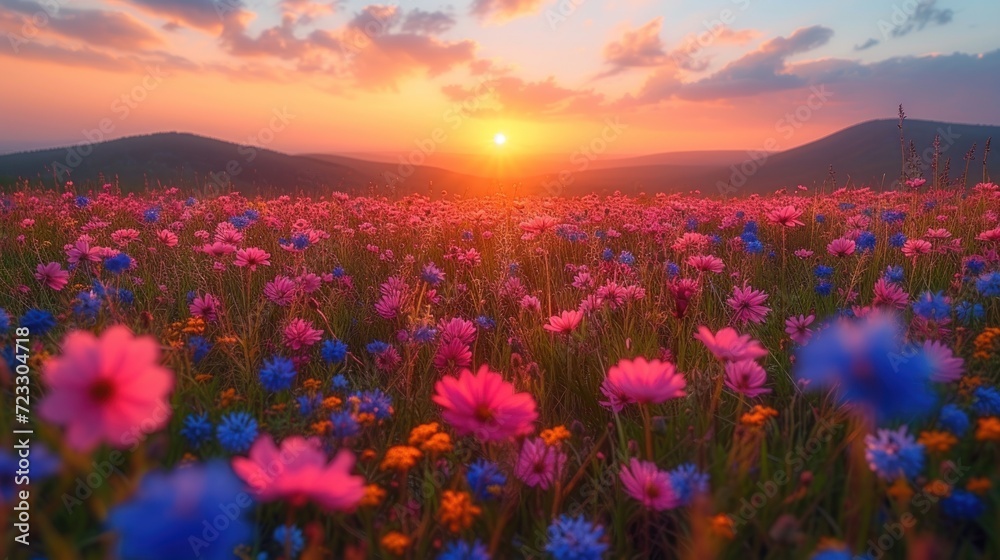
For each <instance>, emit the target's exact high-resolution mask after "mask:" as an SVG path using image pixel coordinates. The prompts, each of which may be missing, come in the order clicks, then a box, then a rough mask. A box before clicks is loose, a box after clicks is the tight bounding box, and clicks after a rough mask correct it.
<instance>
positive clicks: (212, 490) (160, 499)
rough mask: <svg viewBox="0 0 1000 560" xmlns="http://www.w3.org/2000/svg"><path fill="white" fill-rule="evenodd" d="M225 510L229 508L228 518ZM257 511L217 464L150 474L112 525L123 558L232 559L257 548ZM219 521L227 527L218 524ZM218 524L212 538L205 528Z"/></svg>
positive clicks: (239, 485) (114, 516) (118, 511)
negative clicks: (247, 547)
mask: <svg viewBox="0 0 1000 560" xmlns="http://www.w3.org/2000/svg"><path fill="white" fill-rule="evenodd" d="M220 504H222V505H225V506H226V507H227V508H230V509H224V510H223V512H224V513H225V515H220V510H219V507H220ZM252 506H253V501H252V500H251V498H250V497H249V496H248V495H247V493H246V490H245V489H244V484H243V481H242V480H240V479H239V478H237V477H236V475H235V474H233V471H232V469H231V468H230V467H229V465H227V464H226V463H224V462H222V461H218V460H215V461H211V462H208V463H202V464H193V465H187V466H184V467H182V468H178V469H175V470H173V471H170V472H162V471H154V472H151V473H148V474H146V475H145V476H144V477H143V478H142V480H141V481H140V483H139V489H138V490H137V491H136V492H135V493H134V494H132V496H131V497H130V498H129V499H128V501H126V502H124V503H122V504H119V505H118V506H115V507H114V508H113V509H112V510H111V512H110V513H109V515H108V520H107V523H108V526H109V527H110V528H111V531H112V532H114V533H116V534H117V535H118V545H117V554H116V556H118V557H120V558H142V559H143V560H176V559H177V558H190V557H192V555H195V556H197V557H198V558H200V559H203V560H222V559H229V558H232V557H233V549H234V548H236V547H237V546H238V545H241V544H250V543H252V542H253V525H252V523H251V522H250V519H251V518H252V517H253V515H252V513H253V512H252V510H251V508H252ZM220 517H221V518H222V519H223V520H224V521H225V524H224V525H223V521H222V520H220V521H213V520H214V519H219V518H220ZM154 520H155V521H154ZM213 523H215V525H214V529H213V531H212V532H208V531H207V530H206V528H205V527H206V526H207V525H208V526H211V525H212V524H213ZM206 534H208V535H214V537H215V538H212V539H211V540H209V539H206V538H204V535H206Z"/></svg>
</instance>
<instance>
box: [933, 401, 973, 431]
mask: <svg viewBox="0 0 1000 560" xmlns="http://www.w3.org/2000/svg"><path fill="white" fill-rule="evenodd" d="M938 423H939V424H941V427H942V428H944V429H946V430H948V431H949V432H951V433H953V434H955V435H956V436H959V437H962V436H964V435H965V432H967V431H968V430H969V424H970V422H969V415H968V414H966V413H965V411H964V410H962V409H961V408H959V407H958V406H957V405H954V404H946V405H944V406H942V407H941V415H940V416H939V417H938Z"/></svg>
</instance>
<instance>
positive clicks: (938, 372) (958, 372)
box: [924, 340, 965, 383]
mask: <svg viewBox="0 0 1000 560" xmlns="http://www.w3.org/2000/svg"><path fill="white" fill-rule="evenodd" d="M924 354H925V355H926V356H927V361H929V362H930V365H931V370H932V372H931V379H932V380H934V381H936V382H938V383H950V382H952V381H958V380H959V379H960V378H961V377H962V373H963V372H964V371H965V360H963V359H962V358H959V357H958V356H955V354H954V353H953V352H952V351H951V348H948V347H947V346H945V345H944V344H941V343H940V342H938V341H936V340H925V341H924Z"/></svg>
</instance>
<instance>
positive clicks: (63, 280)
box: [35, 262, 69, 292]
mask: <svg viewBox="0 0 1000 560" xmlns="http://www.w3.org/2000/svg"><path fill="white" fill-rule="evenodd" d="M35 279H36V280H38V281H39V282H41V283H42V284H45V285H46V286H48V287H49V288H51V289H53V290H55V291H57V292H58V291H60V290H62V289H63V288H65V287H66V284H68V283H69V272H68V271H65V270H63V269H62V265H60V264H59V263H57V262H50V263H49V264H40V265H38V267H37V268H35Z"/></svg>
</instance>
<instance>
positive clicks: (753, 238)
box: [740, 231, 760, 243]
mask: <svg viewBox="0 0 1000 560" xmlns="http://www.w3.org/2000/svg"><path fill="white" fill-rule="evenodd" d="M740 239H741V240H742V241H743V243H759V242H760V239H759V238H758V237H757V234H756V233H755V232H752V231H745V232H743V233H741V234H740Z"/></svg>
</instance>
